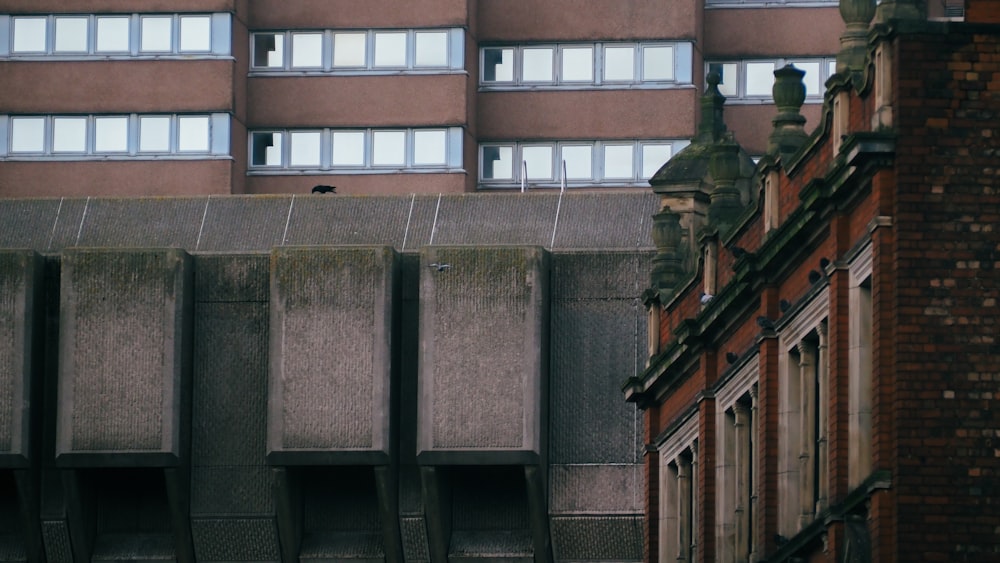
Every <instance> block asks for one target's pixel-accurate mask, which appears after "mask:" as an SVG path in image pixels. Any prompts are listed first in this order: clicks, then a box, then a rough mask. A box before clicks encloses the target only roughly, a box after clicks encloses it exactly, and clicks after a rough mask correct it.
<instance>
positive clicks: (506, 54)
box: [483, 47, 514, 82]
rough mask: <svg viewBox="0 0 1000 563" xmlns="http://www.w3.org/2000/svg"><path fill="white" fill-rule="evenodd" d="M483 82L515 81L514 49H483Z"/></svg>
mask: <svg viewBox="0 0 1000 563" xmlns="http://www.w3.org/2000/svg"><path fill="white" fill-rule="evenodd" d="M483 81H484V82H513V81H514V49H511V48H509V47H507V48H502V49H500V48H487V49H483Z"/></svg>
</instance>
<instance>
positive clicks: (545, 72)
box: [521, 49, 552, 82]
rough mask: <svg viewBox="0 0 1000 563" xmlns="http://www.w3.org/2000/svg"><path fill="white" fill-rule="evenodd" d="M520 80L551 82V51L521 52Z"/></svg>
mask: <svg viewBox="0 0 1000 563" xmlns="http://www.w3.org/2000/svg"><path fill="white" fill-rule="evenodd" d="M521 79H522V80H524V81H525V82H552V49H525V50H524V51H522V52H521Z"/></svg>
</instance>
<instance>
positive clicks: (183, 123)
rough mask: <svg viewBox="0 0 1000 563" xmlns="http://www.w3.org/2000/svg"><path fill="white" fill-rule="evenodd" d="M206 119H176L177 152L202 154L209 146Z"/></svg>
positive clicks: (200, 117) (199, 117)
mask: <svg viewBox="0 0 1000 563" xmlns="http://www.w3.org/2000/svg"><path fill="white" fill-rule="evenodd" d="M208 123H209V121H208V117H202V116H197V117H178V118H177V150H178V151H182V152H189V151H198V152H204V151H207V150H208V146H209V127H208Z"/></svg>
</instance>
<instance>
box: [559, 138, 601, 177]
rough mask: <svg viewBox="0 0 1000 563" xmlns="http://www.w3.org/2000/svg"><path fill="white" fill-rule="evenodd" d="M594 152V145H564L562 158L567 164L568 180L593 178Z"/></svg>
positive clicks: (565, 164)
mask: <svg viewBox="0 0 1000 563" xmlns="http://www.w3.org/2000/svg"><path fill="white" fill-rule="evenodd" d="M593 154H594V146H593V145H571V146H564V147H562V160H563V163H564V166H565V171H566V176H565V177H566V180H589V179H591V178H593V177H594V171H593ZM560 173H561V172H560Z"/></svg>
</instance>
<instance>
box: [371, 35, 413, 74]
mask: <svg viewBox="0 0 1000 563" xmlns="http://www.w3.org/2000/svg"><path fill="white" fill-rule="evenodd" d="M375 66H406V34H405V33H376V34H375Z"/></svg>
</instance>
